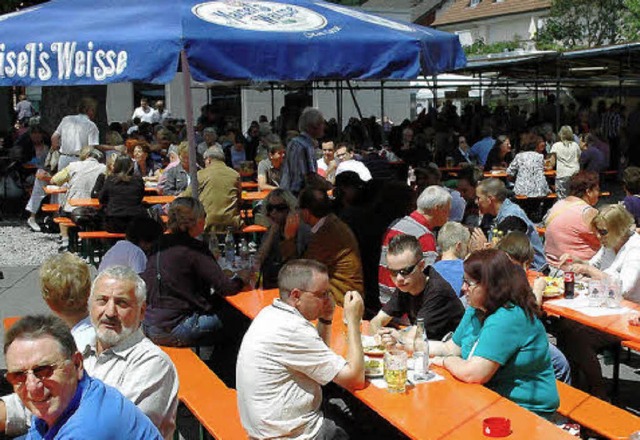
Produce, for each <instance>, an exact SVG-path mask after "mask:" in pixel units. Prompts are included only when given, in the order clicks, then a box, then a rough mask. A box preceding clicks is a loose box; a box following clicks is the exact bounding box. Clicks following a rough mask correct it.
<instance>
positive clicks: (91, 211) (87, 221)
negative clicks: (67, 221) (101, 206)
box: [69, 206, 102, 230]
mask: <svg viewBox="0 0 640 440" xmlns="http://www.w3.org/2000/svg"><path fill="white" fill-rule="evenodd" d="M69 217H70V218H71V220H73V222H74V223H75V224H76V225H78V227H79V228H82V229H85V230H91V229H100V227H101V224H102V216H101V215H100V211H98V210H97V209H96V208H91V207H88V206H80V207H77V208H74V210H73V211H71V214H70V215H69Z"/></svg>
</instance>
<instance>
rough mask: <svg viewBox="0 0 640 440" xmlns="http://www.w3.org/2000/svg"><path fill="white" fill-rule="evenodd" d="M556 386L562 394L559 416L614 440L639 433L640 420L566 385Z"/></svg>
mask: <svg viewBox="0 0 640 440" xmlns="http://www.w3.org/2000/svg"><path fill="white" fill-rule="evenodd" d="M556 384H557V386H558V393H559V394H560V407H559V408H558V413H560V414H562V415H563V416H565V417H567V418H569V419H571V420H573V421H575V422H577V423H579V424H580V425H581V426H584V427H585V428H588V429H590V430H592V431H594V432H596V433H598V434H600V435H602V436H604V437H607V438H612V439H626V438H628V437H629V436H630V435H631V434H632V433H634V432H636V431H638V430H640V417H637V416H635V415H633V414H631V413H630V412H628V411H625V410H624V409H621V408H618V407H617V406H614V405H612V404H610V403H607V402H605V401H604V400H600V399H598V398H597V397H594V396H592V395H590V394H587V393H585V392H584V391H581V390H579V389H577V388H573V387H572V386H570V385H567V384H566V383H564V382H560V381H556Z"/></svg>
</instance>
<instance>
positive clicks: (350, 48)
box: [182, 0, 466, 81]
mask: <svg viewBox="0 0 640 440" xmlns="http://www.w3.org/2000/svg"><path fill="white" fill-rule="evenodd" d="M190 3H193V4H194V5H193V6H191V7H189V4H190ZM182 7H183V14H182V17H183V31H184V36H185V47H186V52H187V56H188V59H189V64H190V66H191V74H192V75H193V78H194V79H196V80H198V81H210V80H235V79H244V80H254V81H274V80H278V81H283V80H284V81H287V80H290V81H305V80H307V81H308V80H318V79H412V78H416V77H417V76H418V75H420V74H421V73H423V74H434V73H439V72H443V71H448V70H454V69H457V68H460V67H463V66H464V65H465V64H466V59H465V56H464V52H463V50H462V48H461V46H460V42H459V40H458V37H457V36H456V35H453V34H450V33H446V32H441V31H436V30H433V29H429V28H426V27H422V26H417V25H413V24H411V23H405V22H400V21H396V20H390V19H388V18H383V17H379V16H376V15H372V14H367V13H365V12H362V11H360V10H356V9H353V8H347V7H343V6H339V5H336V4H334V3H329V2H325V1H321V0H313V1H309V0H278V1H209V2H200V3H197V2H183V4H182ZM187 8H188V9H189V10H185V9H187Z"/></svg>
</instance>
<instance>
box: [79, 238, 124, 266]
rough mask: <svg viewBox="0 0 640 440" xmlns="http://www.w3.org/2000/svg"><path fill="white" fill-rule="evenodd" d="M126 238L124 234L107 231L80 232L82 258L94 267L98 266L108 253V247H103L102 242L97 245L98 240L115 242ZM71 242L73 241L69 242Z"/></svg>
mask: <svg viewBox="0 0 640 440" xmlns="http://www.w3.org/2000/svg"><path fill="white" fill-rule="evenodd" d="M124 238H125V234H124V233H120V232H118V233H115V232H107V231H82V232H78V240H80V256H81V257H83V258H86V259H88V261H89V263H91V264H93V265H94V266H98V265H99V264H100V261H101V260H102V257H103V255H104V254H105V253H106V251H107V249H105V248H106V246H103V245H102V244H103V243H102V242H98V243H100V244H99V245H96V241H97V240H103V241H108V242H111V241H115V240H122V239H124ZM69 242H71V241H69Z"/></svg>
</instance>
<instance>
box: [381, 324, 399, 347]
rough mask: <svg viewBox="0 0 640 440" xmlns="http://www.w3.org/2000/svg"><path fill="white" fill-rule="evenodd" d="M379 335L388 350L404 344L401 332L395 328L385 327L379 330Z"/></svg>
mask: <svg viewBox="0 0 640 440" xmlns="http://www.w3.org/2000/svg"><path fill="white" fill-rule="evenodd" d="M378 335H379V336H380V341H381V342H382V345H384V346H385V347H387V348H393V347H395V346H396V345H398V344H402V337H401V336H400V332H399V331H398V330H396V329H394V328H390V327H383V328H381V329H380V330H378Z"/></svg>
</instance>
